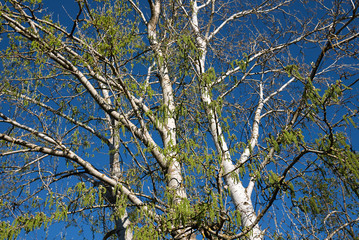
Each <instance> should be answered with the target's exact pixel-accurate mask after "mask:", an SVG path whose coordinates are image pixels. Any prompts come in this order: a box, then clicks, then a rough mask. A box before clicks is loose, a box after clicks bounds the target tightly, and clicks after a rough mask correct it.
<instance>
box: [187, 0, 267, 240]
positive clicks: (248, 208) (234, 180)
mask: <svg viewBox="0 0 359 240" xmlns="http://www.w3.org/2000/svg"><path fill="white" fill-rule="evenodd" d="M198 10H199V7H198V6H197V1H192V18H191V21H192V26H194V28H193V30H194V32H195V34H196V43H197V45H198V48H199V50H200V51H201V54H202V55H201V57H200V59H199V61H198V62H199V63H197V64H196V69H197V74H198V75H199V76H201V75H202V74H203V73H204V72H205V60H206V53H207V39H204V38H203V37H202V36H201V33H200V31H199V26H198ZM201 99H202V102H203V103H204V106H205V110H206V115H207V117H208V120H209V129H210V132H211V134H212V137H213V141H214V143H215V146H216V149H217V152H218V154H219V155H220V156H222V165H221V167H222V171H223V176H224V179H225V182H226V184H227V185H228V189H229V191H230V194H231V198H232V200H233V202H234V205H235V206H236V209H237V210H238V211H239V212H240V213H241V217H242V226H243V227H253V228H252V231H251V232H250V234H249V237H248V239H253V240H255V239H262V237H263V232H262V231H261V229H260V227H259V226H258V225H255V226H252V225H253V223H254V222H255V220H256V214H255V212H254V208H253V204H252V201H251V195H250V194H248V193H247V191H246V189H245V188H244V186H243V184H242V182H241V180H240V179H239V172H238V170H236V169H235V166H234V164H233V163H232V159H231V156H230V153H229V149H228V146H227V143H226V140H225V137H224V135H223V133H222V128H221V126H220V122H219V121H218V114H217V113H216V110H215V109H214V108H213V107H211V104H212V99H211V97H210V88H209V87H208V86H207V85H206V83H204V82H202V86H201ZM262 107H263V104H259V106H258V108H257V111H256V117H255V120H254V126H253V130H252V139H251V143H250V145H249V146H250V147H251V148H253V147H254V146H255V145H256V142H257V139H258V129H259V119H257V118H259V116H260V112H261V109H262ZM250 147H247V148H246V150H245V152H244V153H243V154H242V158H241V159H243V160H244V159H247V158H248V157H249V152H250V149H249V148H250Z"/></svg>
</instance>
